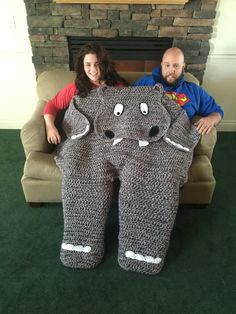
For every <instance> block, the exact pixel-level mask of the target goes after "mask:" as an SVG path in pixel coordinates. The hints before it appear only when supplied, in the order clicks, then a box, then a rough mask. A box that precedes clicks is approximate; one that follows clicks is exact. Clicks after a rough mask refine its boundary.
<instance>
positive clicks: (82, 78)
mask: <svg viewBox="0 0 236 314" xmlns="http://www.w3.org/2000/svg"><path fill="white" fill-rule="evenodd" d="M75 72H76V78H75V81H74V82H72V83H69V84H68V85H67V86H65V87H64V88H63V89H61V90H60V91H59V92H58V93H57V94H56V96H54V97H53V98H52V99H51V100H49V101H48V102H47V103H46V105H45V108H44V111H43V115H44V120H45V126H46V133H47V140H48V142H49V143H51V144H59V143H60V142H61V137H60V134H59V132H58V130H57V128H56V126H55V118H56V115H57V113H58V112H59V111H60V110H62V109H65V108H67V107H68V106H69V104H70V101H71V99H72V98H73V97H74V96H75V95H76V94H77V95H79V96H81V97H86V96H87V95H88V93H89V92H90V91H91V90H92V89H94V88H97V87H99V86H101V85H103V84H106V85H108V86H116V87H123V86H126V85H127V83H126V81H125V80H124V79H123V78H121V77H120V76H119V74H118V73H117V72H116V70H115V66H114V63H113V62H112V60H111V58H110V56H109V54H108V52H107V51H106V49H105V48H104V47H102V46H101V45H100V44H99V43H88V44H86V45H84V46H83V47H82V48H81V49H80V51H79V53H78V56H77V62H76V68H75Z"/></svg>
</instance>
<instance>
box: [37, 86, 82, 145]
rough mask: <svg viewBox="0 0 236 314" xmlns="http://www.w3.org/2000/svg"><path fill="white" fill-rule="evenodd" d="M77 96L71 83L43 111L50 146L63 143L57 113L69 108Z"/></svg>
mask: <svg viewBox="0 0 236 314" xmlns="http://www.w3.org/2000/svg"><path fill="white" fill-rule="evenodd" d="M75 94H76V87H75V83H74V82H73V83H70V84H68V85H67V86H65V87H64V88H63V89H61V90H60V91H59V92H58V93H57V94H56V95H55V96H54V97H53V98H52V99H51V100H49V101H48V102H47V103H46V105H45V107H44V110H43V115H44V120H45V127H46V134H47V140H48V142H49V143H50V144H59V143H60V142H61V137H60V134H59V132H58V130H57V128H56V126H55V118H56V116H57V113H58V112H59V111H60V110H62V109H65V108H67V107H68V106H69V104H70V101H71V99H72V98H73V97H74V95H75Z"/></svg>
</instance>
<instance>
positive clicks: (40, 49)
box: [24, 0, 217, 82]
mask: <svg viewBox="0 0 236 314" xmlns="http://www.w3.org/2000/svg"><path fill="white" fill-rule="evenodd" d="M24 2H25V6H26V11H27V22H28V30H29V38H30V42H31V46H32V54H33V57H32V61H33V64H34V67H35V70H36V73H37V74H39V73H40V72H42V71H45V70H49V69H70V60H69V47H68V37H72V36H76V37H81V38H85V37H86V38H88V39H90V38H91V40H92V39H97V40H98V41H99V40H100V41H102V39H110V40H111V39H112V40H116V39H122V40H126V41H127V42H128V41H129V40H130V38H134V39H138V38H141V39H142V38H144V39H151V38H152V39H153V40H157V41H158V40H159V39H163V38H169V39H171V40H172V45H173V46H176V47H179V48H181V49H182V50H183V51H184V53H185V61H186V68H187V71H189V72H191V73H193V74H194V75H195V76H196V77H198V79H199V80H200V81H201V82H202V79H203V75H204V71H205V67H206V62H207V57H208V54H209V50H210V46H209V39H210V38H211V34H212V32H213V25H214V19H215V8H216V5H217V0H204V1H203V0H189V1H188V2H187V3H186V4H175V5H174V4H165V5H164V4H83V3H81V4H58V3H55V2H54V1H53V0H34V1H32V0H24ZM133 2H134V1H133ZM141 42H142V41H141V40H140V43H141ZM157 58H158V60H156V61H157V62H159V61H160V59H161V57H160V55H158V54H157ZM153 61H154V60H153Z"/></svg>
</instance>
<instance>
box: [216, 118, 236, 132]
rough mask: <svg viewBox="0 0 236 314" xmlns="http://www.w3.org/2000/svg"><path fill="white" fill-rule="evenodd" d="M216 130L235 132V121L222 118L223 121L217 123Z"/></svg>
mask: <svg viewBox="0 0 236 314" xmlns="http://www.w3.org/2000/svg"><path fill="white" fill-rule="evenodd" d="M217 131H220V132H221V131H222V132H236V121H235V120H224V119H223V121H222V122H221V123H220V124H219V125H217Z"/></svg>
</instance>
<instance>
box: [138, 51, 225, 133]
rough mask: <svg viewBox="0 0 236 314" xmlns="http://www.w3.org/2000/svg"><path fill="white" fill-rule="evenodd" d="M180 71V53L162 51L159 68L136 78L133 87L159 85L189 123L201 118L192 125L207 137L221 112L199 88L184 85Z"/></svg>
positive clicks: (193, 84) (218, 120)
mask: <svg viewBox="0 0 236 314" xmlns="http://www.w3.org/2000/svg"><path fill="white" fill-rule="evenodd" d="M184 68H185V63H184V54H183V52H182V50H180V49H179V48H176V47H172V48H169V49H167V50H166V52H165V53H164V55H163V58H162V62H161V66H160V67H157V68H154V69H153V71H152V75H146V76H144V77H142V78H140V79H139V80H137V81H136V82H134V84H133V85H134V86H154V85H155V84H157V83H161V84H162V85H163V87H164V90H165V92H166V94H167V95H168V96H169V97H171V98H172V99H174V100H175V101H176V102H177V103H178V104H179V105H180V106H181V107H183V109H184V110H185V111H186V113H187V115H188V117H189V119H192V118H193V117H194V116H195V115H200V116H201V118H200V119H199V120H198V121H197V122H196V123H195V125H196V127H197V130H198V132H199V133H200V134H208V133H210V131H211V130H212V128H213V127H214V126H215V125H217V124H218V123H219V122H220V120H221V119H222V117H223V115H224V112H223V110H222V108H221V107H220V106H219V105H217V104H216V102H215V100H214V98H213V97H212V96H210V95H208V93H207V92H206V91H205V90H204V89H203V88H202V87H200V86H198V85H196V84H195V83H190V82H187V81H185V79H184V75H183V73H184Z"/></svg>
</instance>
